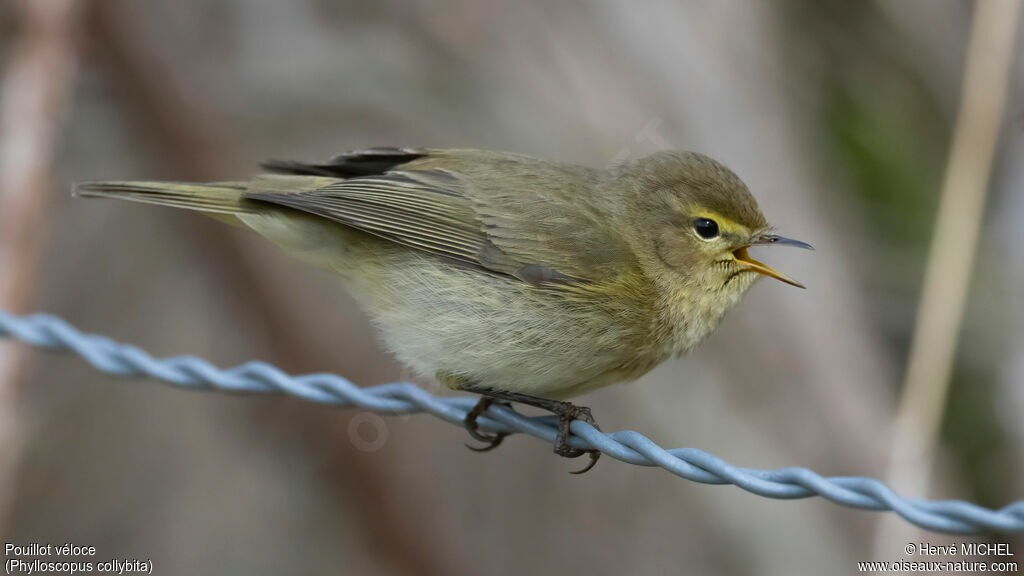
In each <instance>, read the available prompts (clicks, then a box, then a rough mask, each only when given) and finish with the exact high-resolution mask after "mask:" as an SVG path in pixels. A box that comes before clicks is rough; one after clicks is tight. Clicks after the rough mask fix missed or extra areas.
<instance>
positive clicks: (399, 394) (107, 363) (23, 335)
mask: <svg viewBox="0 0 1024 576" xmlns="http://www.w3.org/2000/svg"><path fill="white" fill-rule="evenodd" d="M0 337H8V338H14V339H16V340H20V341H22V342H25V343H28V344H31V345H33V346H37V347H40V348H46V349H49V350H53V351H71V352H74V353H75V354H77V355H78V356H80V357H82V358H83V359H84V360H85V361H86V362H88V363H89V364H91V365H92V366H93V367H94V368H96V369H97V370H100V371H102V372H106V373H109V374H118V375H122V376H135V377H143V376H148V377H151V378H155V379H157V380H161V381H164V382H167V383H170V384H174V385H176V386H180V387H182V388H189V389H194V390H222V391H227V392H284V393H287V394H291V395H294V396H298V397H300V398H303V399H305V400H309V401H311V402H320V403H324V404H333V405H336V406H358V407H360V408H364V409H367V410H372V411H375V412H382V413H387V414H413V413H418V412H426V413H428V414H431V415H433V416H435V417H437V418H440V419H441V420H444V421H446V422H450V423H452V424H456V425H458V426H461V425H462V421H463V418H464V417H465V416H466V413H467V412H468V411H469V410H470V409H472V407H473V405H474V404H476V398H467V397H461V398H441V397H437V396H434V395H432V394H430V393H429V392H427V391H425V390H423V389H422V388H419V387H418V386H415V385H413V384H410V383H408V382H401V383H393V384H383V385H380V386H372V387H369V388H360V387H358V386H356V385H354V384H352V383H351V382H349V381H348V380H346V379H344V378H342V377H340V376H337V375H335V374H323V373H321V374H306V375H302V376H290V375H288V374H285V373H284V372H282V371H280V370H278V369H277V368H275V367H274V366H271V365H270V364H267V363H265V362H247V363H245V364H242V365H240V366H236V367H234V368H229V369H220V368H217V367H215V366H213V365H212V364H210V363H209V362H207V361H205V360H203V359H201V358H197V357H195V356H177V357H173V358H163V359H158V358H154V357H153V356H151V355H150V354H148V353H147V352H145V351H143V350H141V349H139V348H137V347H135V346H132V345H129V344H122V343H119V342H115V341H114V340H111V339H110V338H106V337H104V336H99V335H92V334H83V333H81V332H79V331H78V330H76V329H75V328H73V327H72V326H70V325H69V324H67V323H66V322H64V321H63V320H61V319H60V318H57V317H55V316H50V315H47V314H35V315H32V316H24V317H19V316H14V315H11V314H8V313H6V312H4V311H2V310H0ZM479 422H480V426H481V427H482V428H485V429H488V430H490V431H492V432H509V433H512V432H523V433H525V434H529V435H530V436H535V437H537V438H540V439H542V440H545V441H547V442H554V440H555V435H556V433H557V430H556V428H555V422H554V420H553V419H552V418H551V417H549V416H540V417H527V416H524V415H522V414H519V413H518V412H515V411H514V410H510V409H508V408H505V407H502V406H498V405H495V406H492V407H491V408H490V410H489V411H488V412H487V414H486V416H485V417H484V418H481V419H480V421H479ZM571 430H572V433H573V437H572V438H571V439H570V445H572V446H573V447H575V448H581V449H590V448H596V449H598V450H600V451H601V452H603V453H604V454H607V455H608V456H611V457H612V458H615V459H617V460H621V461H623V462H627V463H630V464H636V465H640V466H657V467H660V468H663V469H665V470H667V471H669V472H671V473H672V474H675V475H676V476H679V477H681V478H685V479H687V480H692V481H694V482H700V483H703V484H733V485H735V486H738V487H740V488H742V489H744V490H746V491H748V492H751V493H754V494H757V495H759V496H764V497H767V498H780V499H795V498H807V497H810V496H815V495H818V496H821V497H823V498H826V499H828V500H831V501H832V502H835V503H837V504H842V505H844V506H850V507H853V508H863V509H866V510H892V511H894V512H896V513H897V514H899V515H900V516H901V517H903V518H904V519H906V520H907V521H909V522H911V523H913V524H915V525H917V526H920V527H922V528H926V529H929V530H935V531H940V532H951V533H973V532H981V531H994V532H1011V531H1013V532H1015V531H1024V500H1022V501H1018V502H1015V503H1013V504H1010V505H1008V506H1006V507H1004V508H1001V509H998V510H991V509H988V508H983V507H981V506H978V505H976V504H971V503H969V502H963V501H957V500H945V501H928V500H920V499H913V498H904V497H901V496H899V495H897V494H896V493H895V492H893V491H892V490H891V489H889V488H888V487H887V486H886V485H885V484H883V483H881V482H879V481H878V480H875V479H872V478H862V477H854V476H833V477H830V478H825V477H822V476H820V475H819V474H817V473H815V472H813V471H811V470H808V469H807V468H799V467H790V468H779V469H776V470H755V469H751V468H740V467H737V466H733V465H731V464H729V463H728V462H726V461H724V460H722V459H721V458H718V457H716V456H713V455H711V454H708V453H706V452H703V451H701V450H697V449H696V448H675V449H671V450H666V449H664V448H662V447H660V446H658V445H657V444H655V443H654V442H653V441H651V440H650V439H649V438H647V437H646V436H644V435H643V434H640V433H638V432H633V431H631V430H624V431H619V432H612V433H603V432H601V431H599V430H597V429H596V428H594V427H593V426H591V425H589V424H587V423H585V422H580V421H575V422H573V423H572V426H571Z"/></svg>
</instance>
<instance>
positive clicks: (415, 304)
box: [74, 148, 811, 473]
mask: <svg viewBox="0 0 1024 576" xmlns="http://www.w3.org/2000/svg"><path fill="white" fill-rule="evenodd" d="M262 167H263V168H264V170H265V172H264V173H261V174H258V175H256V176H254V177H252V178H250V179H248V180H238V181H223V182H207V183H184V182H160V181H103V182H84V183H81V184H78V185H76V187H75V189H74V193H75V194H76V195H78V196H83V197H104V198H116V199H121V200H129V201H135V202H142V203H147V204H157V205H162V206H171V207H177V208H184V209H190V210H196V211H199V212H202V213H204V214H206V215H209V216H212V217H214V218H216V219H218V220H220V221H222V222H225V223H227V224H231V225H233V226H237V227H240V228H246V229H249V230H252V231H254V232H256V233H257V234H259V235H261V236H263V237H264V238H266V239H268V240H269V241H270V242H272V243H274V244H276V245H277V246H278V247H280V248H281V249H282V250H283V251H284V252H285V253H287V254H288V255H290V256H292V257H295V258H297V259H299V260H302V261H305V262H307V263H310V264H313V265H315V266H319V267H322V268H326V269H327V270H330V271H331V272H333V273H334V274H336V275H337V276H338V277H339V278H340V280H341V284H342V286H343V287H344V288H345V289H346V290H347V291H348V292H349V293H350V294H351V295H352V296H353V297H354V299H355V300H356V302H357V303H358V304H359V305H360V306H361V308H363V310H364V311H365V312H366V313H367V315H368V317H369V318H370V320H371V321H372V323H373V324H374V325H375V327H376V329H377V330H378V332H379V334H380V337H381V339H382V341H383V343H384V345H385V346H386V348H387V349H388V350H389V351H390V352H391V353H393V354H394V356H395V357H396V358H397V359H398V360H399V361H400V362H401V363H402V364H404V365H406V366H408V367H410V368H412V369H413V370H414V371H415V372H416V373H417V374H419V375H420V376H422V377H425V378H434V379H436V380H437V381H439V382H441V383H442V384H444V385H446V386H448V387H449V388H451V389H454V390H462V391H467V392H472V393H476V394H479V395H480V400H479V401H478V403H477V404H476V406H475V407H474V408H473V409H472V410H471V411H470V412H469V413H468V414H467V416H466V418H465V421H464V424H465V427H466V429H467V431H468V433H469V434H470V435H471V436H472V437H473V438H475V439H476V440H478V441H480V442H483V443H484V445H483V446H482V447H479V448H474V447H472V446H471V448H474V449H477V450H480V451H485V450H490V449H493V448H495V447H496V446H498V445H499V444H500V443H501V442H502V440H503V438H504V437H505V436H506V434H505V433H500V432H499V433H485V432H483V431H481V430H480V429H479V426H478V423H477V420H478V419H479V418H480V416H482V415H483V414H484V413H485V412H487V410H488V409H489V408H490V407H491V406H492V405H494V404H495V403H498V404H501V405H505V406H509V407H511V404H512V403H516V404H524V405H531V406H536V407H539V408H542V409H545V410H548V411H550V412H552V413H553V414H555V415H557V416H558V435H557V438H556V440H555V445H554V451H555V453H556V454H558V455H560V456H565V457H579V456H582V455H583V454H589V456H590V462H589V463H588V465H587V466H586V467H585V468H584V469H582V470H579V471H578V473H582V472H586V471H587V470H589V469H591V468H592V467H593V465H594V464H595V463H596V462H597V459H598V457H599V456H600V452H598V451H596V450H581V449H577V448H573V447H572V446H570V445H569V442H568V441H569V437H570V431H569V425H570V424H571V422H572V421H573V420H582V421H585V422H588V423H590V424H592V425H594V426H595V427H596V426H597V423H596V421H595V420H594V418H593V415H592V413H591V411H590V409H589V408H587V407H584V406H578V405H576V404H573V403H572V402H570V401H568V400H569V399H571V398H574V397H576V396H579V395H581V394H584V393H586V392H590V391H592V390H595V389H598V388H601V387H605V386H608V385H611V384H616V383H620V382H628V381H633V380H636V379H638V378H639V377H640V376H642V375H643V374H645V373H647V372H648V371H650V370H651V369H653V368H654V367H655V366H657V365H658V364H660V363H662V362H664V361H665V360H667V359H669V358H672V357H676V356H681V355H684V354H686V353H687V352H689V351H691V350H692V349H694V348H695V347H696V346H698V345H699V344H700V343H701V342H702V341H704V340H705V339H706V338H707V337H708V336H709V335H710V334H711V333H712V332H713V331H714V330H715V329H716V327H717V326H718V325H719V323H720V322H721V320H722V318H723V316H724V315H725V314H726V313H727V312H728V311H729V310H730V309H732V308H733V307H734V306H736V304H737V303H738V302H739V301H740V300H741V298H742V297H743V295H744V294H745V293H746V292H747V290H748V289H749V288H750V287H751V286H752V285H753V284H754V283H755V282H756V281H757V280H758V279H759V278H762V277H771V278H775V279H778V280H780V281H782V282H785V283H787V284H790V285H793V286H797V287H800V288H803V285H802V284H800V283H799V282H797V281H796V280H793V279H792V278H790V277H789V276H787V275H785V274H783V273H782V272H779V271H777V270H775V269H774V268H771V267H770V266H768V265H767V264H764V263H762V262H759V261H758V260H755V259H754V258H752V257H751V256H750V254H749V252H748V249H749V248H751V247H753V246H795V247H799V248H806V249H811V246H810V245H809V244H807V243H805V242H801V241H798V240H793V239H790V238H786V237H783V236H779V235H778V234H776V233H775V230H774V228H773V227H771V226H770V225H769V224H768V221H767V220H766V219H765V216H764V215H763V214H762V212H761V210H760V208H759V207H758V204H757V201H756V200H755V198H754V196H753V195H752V194H751V192H750V190H749V189H748V188H747V186H746V185H745V184H744V183H743V182H742V180H740V178H739V177H738V176H737V175H736V174H735V173H734V172H733V171H731V170H730V169H729V168H727V167H726V166H724V165H723V164H721V163H720V162H718V161H716V160H713V159H711V158H709V157H708V156H705V155H703V154H700V153H697V152H689V151H675V150H665V151H659V152H656V153H653V154H650V155H648V156H645V157H642V158H638V159H634V160H630V161H625V162H622V163H619V164H616V165H613V166H610V167H605V168H591V167H586V166H582V165H576V164H567V163H558V162H551V161H546V160H541V159H537V158H533V157H530V156H526V155H521V154H513V153H507V152H494V151H486V150H476V149H433V148H368V149H363V150H355V151H350V152H345V153H342V154H338V155H336V156H334V157H332V158H330V159H329V160H327V161H323V162H301V161H290V160H289V161H281V160H271V161H268V162H264V163H262Z"/></svg>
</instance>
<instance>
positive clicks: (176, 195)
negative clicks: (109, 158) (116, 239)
mask: <svg viewBox="0 0 1024 576" xmlns="http://www.w3.org/2000/svg"><path fill="white" fill-rule="evenodd" d="M248 188H249V184H248V183H246V182H211V183H192V182H83V183H81V184H78V185H76V186H75V189H74V191H73V194H74V195H75V196H84V197H92V198H117V199H120V200H130V201H133V202H142V203H144V204H157V205H160V206H174V207H177V208H186V209H189V210H199V211H201V212H206V213H210V214H211V215H213V214H226V215H236V214H248V213H252V212H254V211H255V208H256V203H254V202H252V201H249V200H245V199H244V198H243V197H242V195H243V194H245V192H246V190H247V189H248Z"/></svg>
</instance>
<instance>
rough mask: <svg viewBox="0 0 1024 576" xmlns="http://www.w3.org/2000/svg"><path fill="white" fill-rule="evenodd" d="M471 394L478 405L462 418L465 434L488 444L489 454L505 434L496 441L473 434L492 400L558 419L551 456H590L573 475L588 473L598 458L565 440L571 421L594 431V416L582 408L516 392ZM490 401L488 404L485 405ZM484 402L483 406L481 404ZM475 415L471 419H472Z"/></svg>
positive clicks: (595, 422)
mask: <svg viewBox="0 0 1024 576" xmlns="http://www.w3.org/2000/svg"><path fill="white" fill-rule="evenodd" d="M471 391H472V392H476V393H477V394H481V395H483V398H481V399H480V402H478V403H477V405H476V407H474V408H473V410H472V411H470V413H469V414H467V415H466V429H467V430H469V433H470V434H471V435H472V436H473V437H474V438H477V439H478V440H481V441H485V442H490V444H491V445H490V446H487V447H486V448H484V449H485V450H490V449H491V448H494V447H495V446H497V445H498V444H500V443H501V441H502V440H503V439H504V437H505V436H507V434H500V435H496V436H497V439H496V440H494V439H493V438H492V437H486V438H487V439H486V440H485V439H484V438H481V437H480V436H477V434H479V432H477V431H476V430H475V427H476V418H477V417H478V416H480V414H483V413H484V412H486V411H487V408H488V406H490V405H491V402H493V401H495V400H500V401H504V402H506V403H507V402H516V403H518V404H526V405H527V406H535V407H537V408H540V409H542V410H547V411H548V412H551V413H552V414H555V415H556V416H558V435H557V436H556V437H555V454H558V455H559V456H563V457H565V458H578V457H580V456H582V455H584V454H587V455H589V456H590V462H589V463H588V464H587V465H586V467H584V468H583V469H582V470H577V471H575V472H573V474H583V473H584V472H586V471H588V470H590V469H591V468H593V467H594V465H595V464H597V459H598V458H600V457H601V452H600V451H598V450H594V449H591V450H581V449H579V448H573V447H572V446H570V445H569V436H571V435H572V433H571V432H570V431H569V425H570V424H572V421H573V420H581V421H583V422H586V423H587V424H590V425H591V426H593V427H594V428H597V429H598V430H600V428H598V426H597V421H595V420H594V415H593V414H591V412H590V408H587V407H586V406H577V405H575V404H573V403H572V402H562V401H559V400H548V399H547V398H538V397H537V396H530V395H528V394H518V393H516V392H504V391H501V390H488V389H471ZM488 400H490V401H491V402H487V401H488ZM485 402H486V403H485ZM474 413H475V415H474ZM471 417H472V421H473V429H471V428H470V420H471Z"/></svg>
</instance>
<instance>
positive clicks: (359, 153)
mask: <svg viewBox="0 0 1024 576" xmlns="http://www.w3.org/2000/svg"><path fill="white" fill-rule="evenodd" d="M427 154H429V152H428V151H427V150H425V149H421V148H366V149H364V150H353V151H351V152H344V153H342V154H338V155H337V156H334V157H333V158H331V159H330V160H328V161H326V162H296V161H293V160H267V161H266V162H261V163H260V166H262V167H263V168H264V169H265V170H268V171H270V172H275V173H277V174H292V175H296V176H332V177H336V178H354V177H357V176H374V175H377V174H383V173H385V172H387V171H389V170H392V169H394V168H396V167H398V166H401V165H402V164H406V163H408V162H412V161H413V160H416V159H417V158H422V157H424V156H426V155H427Z"/></svg>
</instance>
